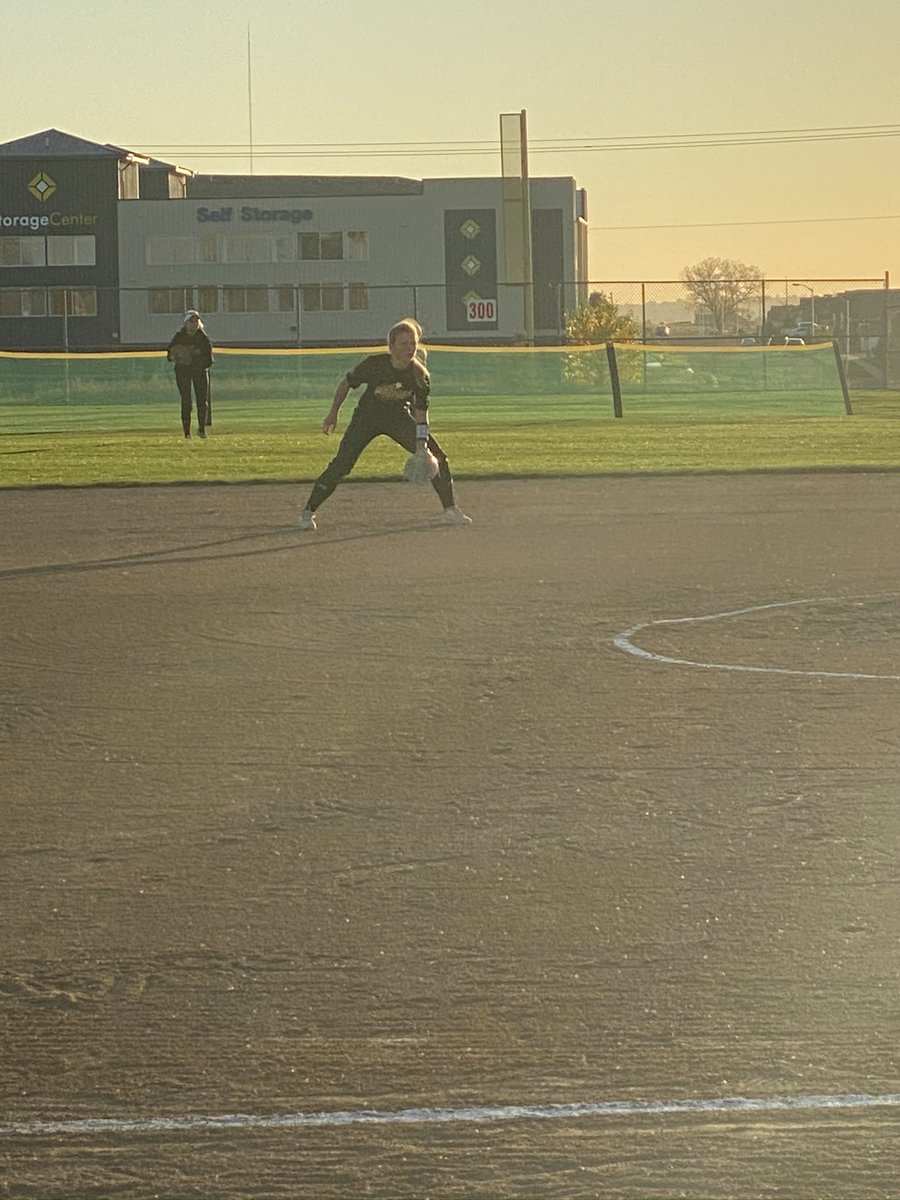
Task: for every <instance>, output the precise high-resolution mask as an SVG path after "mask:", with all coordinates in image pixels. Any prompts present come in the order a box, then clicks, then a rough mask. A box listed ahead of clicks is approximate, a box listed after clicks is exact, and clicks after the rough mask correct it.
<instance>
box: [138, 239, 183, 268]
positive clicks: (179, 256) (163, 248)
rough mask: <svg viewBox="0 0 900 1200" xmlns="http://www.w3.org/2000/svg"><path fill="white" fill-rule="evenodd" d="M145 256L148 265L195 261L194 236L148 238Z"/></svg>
mask: <svg viewBox="0 0 900 1200" xmlns="http://www.w3.org/2000/svg"><path fill="white" fill-rule="evenodd" d="M144 258H145V261H146V263H147V266H148V267H170V266H174V265H175V264H177V263H192V262H193V261H194V239H193V238H192V237H159V238H147V241H146V243H145V245H144Z"/></svg>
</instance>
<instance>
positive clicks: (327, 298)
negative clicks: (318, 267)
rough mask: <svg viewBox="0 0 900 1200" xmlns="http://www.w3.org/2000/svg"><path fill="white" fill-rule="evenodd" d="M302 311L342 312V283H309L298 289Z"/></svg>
mask: <svg viewBox="0 0 900 1200" xmlns="http://www.w3.org/2000/svg"><path fill="white" fill-rule="evenodd" d="M300 299H301V303H302V306H303V311H304V312H343V311H344V285H343V284H342V283H322V284H319V283H309V284H305V285H304V286H303V287H301V289H300Z"/></svg>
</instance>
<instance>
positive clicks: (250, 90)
mask: <svg viewBox="0 0 900 1200" xmlns="http://www.w3.org/2000/svg"><path fill="white" fill-rule="evenodd" d="M247 119H248V123H249V126H250V174H251V175H252V174H253V64H252V61H251V59H250V22H249V21H248V22H247Z"/></svg>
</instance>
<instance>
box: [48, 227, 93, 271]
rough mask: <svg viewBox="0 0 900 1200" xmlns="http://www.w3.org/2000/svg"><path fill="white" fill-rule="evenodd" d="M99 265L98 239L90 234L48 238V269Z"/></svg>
mask: <svg viewBox="0 0 900 1200" xmlns="http://www.w3.org/2000/svg"><path fill="white" fill-rule="evenodd" d="M96 265H97V239H96V238H95V237H93V236H91V235H90V234H81V235H79V236H73V237H48V238H47V266H48V267H93V266H96Z"/></svg>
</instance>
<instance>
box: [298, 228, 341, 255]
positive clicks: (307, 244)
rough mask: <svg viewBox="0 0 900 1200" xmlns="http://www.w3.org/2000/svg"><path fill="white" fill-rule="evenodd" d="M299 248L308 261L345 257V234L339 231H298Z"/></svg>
mask: <svg viewBox="0 0 900 1200" xmlns="http://www.w3.org/2000/svg"><path fill="white" fill-rule="evenodd" d="M297 248H298V251H299V254H300V258H301V259H303V260H304V261H306V262H313V261H318V260H319V259H323V258H325V259H340V258H343V257H344V235H343V234H342V233H340V232H338V233H298V234H297Z"/></svg>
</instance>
